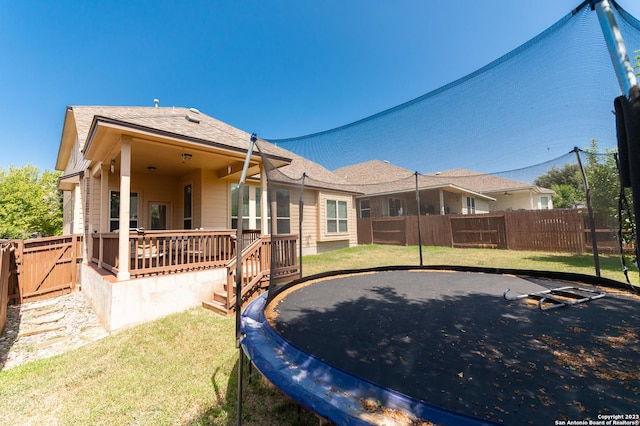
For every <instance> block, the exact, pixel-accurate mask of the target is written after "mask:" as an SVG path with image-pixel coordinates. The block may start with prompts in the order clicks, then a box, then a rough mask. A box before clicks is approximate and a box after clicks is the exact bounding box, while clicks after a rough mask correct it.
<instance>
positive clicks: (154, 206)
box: [149, 202, 170, 230]
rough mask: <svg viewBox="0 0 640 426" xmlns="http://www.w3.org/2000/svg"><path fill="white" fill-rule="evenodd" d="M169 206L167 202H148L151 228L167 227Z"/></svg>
mask: <svg viewBox="0 0 640 426" xmlns="http://www.w3.org/2000/svg"><path fill="white" fill-rule="evenodd" d="M169 207H170V205H169V203H162V202H157V203H156V202H152V203H149V216H150V217H149V223H150V224H151V229H152V230H154V229H167V223H168V217H169Z"/></svg>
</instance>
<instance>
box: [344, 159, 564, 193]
mask: <svg viewBox="0 0 640 426" xmlns="http://www.w3.org/2000/svg"><path fill="white" fill-rule="evenodd" d="M335 174H337V175H338V176H340V177H341V178H343V179H346V180H348V181H349V182H351V183H352V184H353V185H354V186H355V188H356V189H358V190H359V191H360V192H362V193H363V194H366V195H383V194H392V193H399V192H408V191H414V190H415V187H416V177H415V176H416V173H415V172H412V171H410V170H408V169H404V168H402V167H398V166H395V165H393V164H390V163H389V162H387V161H380V160H371V161H366V162H364V163H359V164H354V165H352V166H346V167H342V168H340V169H337V170H336V171H335ZM417 184H418V187H419V188H420V189H423V190H424V189H439V188H448V189H449V190H451V191H453V192H460V193H469V194H472V195H475V196H481V197H482V198H487V199H492V200H493V198H492V197H491V194H495V193H499V192H506V191H517V190H529V189H534V190H536V191H537V192H543V193H544V192H549V193H552V192H553V191H551V190H548V189H544V188H540V187H538V186H536V185H532V184H528V183H524V182H519V181H516V180H512V179H506V178H502V177H499V176H494V175H489V174H483V173H478V172H474V171H471V170H465V169H453V170H448V171H446V172H440V173H430V174H424V175H421V174H418V182H417Z"/></svg>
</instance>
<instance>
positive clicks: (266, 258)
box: [202, 235, 300, 315]
mask: <svg viewBox="0 0 640 426" xmlns="http://www.w3.org/2000/svg"><path fill="white" fill-rule="evenodd" d="M275 238H276V241H275V244H274V245H275V250H276V265H278V267H277V268H274V269H273V270H269V264H270V260H271V237H270V236H268V235H267V236H262V237H261V238H259V239H256V240H255V241H253V242H252V243H251V244H249V245H248V246H247V247H246V248H245V249H244V250H243V251H242V291H241V298H242V305H244V304H245V303H247V302H248V301H250V300H251V299H252V298H253V297H254V296H255V295H257V294H260V293H261V292H262V291H263V290H265V289H266V288H267V286H268V284H269V280H270V274H271V273H273V274H275V275H274V279H275V280H276V282H277V283H281V282H283V281H289V280H292V279H295V278H298V277H299V276H300V272H299V266H298V262H297V257H296V251H295V243H296V241H297V236H295V235H287V236H282V235H279V236H276V237H275ZM236 262H237V258H235V257H234V258H233V259H231V261H230V262H229V263H228V264H227V265H226V268H227V274H226V275H227V279H226V282H225V283H224V286H223V289H222V290H219V291H216V292H214V294H213V298H212V300H207V301H203V302H202V306H203V307H204V308H206V309H210V310H212V311H214V312H216V313H219V314H222V315H228V314H230V313H231V312H233V311H234V310H235V305H236V265H237V263H236Z"/></svg>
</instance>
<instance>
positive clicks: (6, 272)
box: [0, 243, 13, 334]
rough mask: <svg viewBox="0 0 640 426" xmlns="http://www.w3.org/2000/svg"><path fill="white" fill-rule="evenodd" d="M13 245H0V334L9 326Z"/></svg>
mask: <svg viewBox="0 0 640 426" xmlns="http://www.w3.org/2000/svg"><path fill="white" fill-rule="evenodd" d="M12 249H13V246H12V244H11V243H0V334H1V333H2V331H3V330H4V326H5V325H6V324H7V305H8V304H9V276H10V274H11V270H10V260H11V259H10V256H11V252H12Z"/></svg>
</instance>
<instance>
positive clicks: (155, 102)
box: [153, 98, 160, 108]
mask: <svg viewBox="0 0 640 426" xmlns="http://www.w3.org/2000/svg"><path fill="white" fill-rule="evenodd" d="M159 103H160V101H159V100H158V98H156V99H154V100H153V104H154V105H155V106H156V108H158V104H159Z"/></svg>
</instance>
